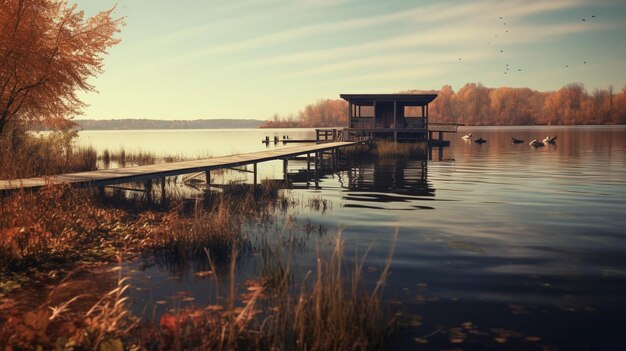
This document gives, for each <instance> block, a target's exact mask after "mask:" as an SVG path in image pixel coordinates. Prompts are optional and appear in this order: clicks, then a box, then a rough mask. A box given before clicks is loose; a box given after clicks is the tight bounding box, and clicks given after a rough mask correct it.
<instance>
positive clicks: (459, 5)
mask: <svg viewBox="0 0 626 351" xmlns="http://www.w3.org/2000/svg"><path fill="white" fill-rule="evenodd" d="M74 2H75V3H77V4H78V7H79V9H82V10H84V11H85V13H86V15H88V16H90V15H94V14H96V13H97V12H99V11H102V10H105V9H108V8H110V7H112V6H115V5H117V7H116V11H115V15H116V16H117V17H125V22H126V25H125V27H124V28H123V29H122V31H121V33H119V34H118V38H120V39H121V40H122V41H121V43H120V44H118V45H117V46H115V47H113V48H111V49H110V50H109V54H108V55H107V56H106V58H105V60H104V64H105V66H104V70H105V71H104V73H103V74H102V75H100V76H98V77H97V78H94V79H91V80H90V82H91V83H92V84H93V85H95V87H96V89H97V90H98V93H85V94H82V95H81V97H82V99H83V100H84V101H85V102H86V103H87V104H89V106H88V107H87V108H86V109H85V110H84V115H83V116H81V117H79V118H94V119H118V118H154V119H200V118H208V119H210V118H255V119H269V118H271V117H272V115H273V114H275V113H278V114H280V115H286V114H289V113H297V112H298V111H299V110H301V109H302V108H303V107H304V106H306V105H307V104H309V103H312V102H315V101H317V100H318V99H327V98H329V99H336V98H338V97H339V94H342V93H395V92H399V91H403V90H408V89H422V90H430V89H434V90H438V89H440V88H441V87H442V86H443V85H445V84H449V85H451V86H452V88H453V89H454V90H455V91H458V89H459V88H461V87H462V86H463V85H464V84H465V83H468V82H476V83H479V82H480V83H482V84H483V85H485V86H488V87H502V86H509V87H530V88H532V89H537V90H557V89H559V88H560V87H562V86H563V85H566V84H569V83H572V82H580V83H583V84H584V85H585V87H586V88H587V89H588V90H589V91H590V92H591V91H592V90H593V89H597V88H607V87H608V86H609V85H614V86H615V90H616V91H620V90H621V89H622V87H623V86H624V85H625V84H626V20H625V19H626V1H624V0H593V1H592V0H586V1H582V0H546V1H538V0H524V1H521V0H506V1H504V0H501V1H496V0H472V1H465V0H463V1H449V0H443V1H441V0H439V1H418V0H414V1H399V0H398V1H392V0H388V1H380V0H304V1H295V0H237V1H224V0H218V1H215V0H204V1H200V0H180V1H171V0H151V1H138V0H117V1H111V0H74ZM583 19H584V21H583ZM507 65H508V66H507ZM507 67H508V68H509V70H506V68H507ZM505 72H506V73H507V74H504V73H505Z"/></svg>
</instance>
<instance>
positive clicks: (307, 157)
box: [306, 152, 311, 177]
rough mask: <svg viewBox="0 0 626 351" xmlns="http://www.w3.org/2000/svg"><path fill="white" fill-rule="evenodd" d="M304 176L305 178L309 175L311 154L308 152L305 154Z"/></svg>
mask: <svg viewBox="0 0 626 351" xmlns="http://www.w3.org/2000/svg"><path fill="white" fill-rule="evenodd" d="M306 174H307V177H308V176H309V174H311V154H310V153H308V152H307V154H306Z"/></svg>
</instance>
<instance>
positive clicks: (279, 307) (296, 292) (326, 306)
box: [143, 236, 395, 350]
mask: <svg viewBox="0 0 626 351" xmlns="http://www.w3.org/2000/svg"><path fill="white" fill-rule="evenodd" d="M262 256H264V257H271V259H272V260H276V262H272V263H271V265H272V267H274V269H275V270H276V271H275V273H276V276H278V277H280V279H277V280H273V281H272V282H271V283H269V282H268V281H267V280H265V279H264V277H265V276H261V277H259V279H258V280H255V281H247V282H246V284H244V285H243V286H239V287H238V286H236V285H235V283H234V282H235V281H236V271H237V270H236V254H233V255H232V257H231V261H230V262H231V263H230V269H229V273H228V274H229V279H228V283H227V284H228V286H227V288H226V289H225V291H226V296H223V297H222V298H219V297H218V298H217V299H216V301H222V302H221V303H220V302H218V303H217V304H214V305H210V306H206V307H197V308H188V309H185V310H181V311H176V312H174V313H166V314H164V315H163V316H162V317H161V319H160V321H159V324H158V325H152V326H150V327H146V328H147V330H148V332H144V335H149V338H148V339H144V340H143V344H144V346H147V345H150V348H155V349H162V350H164V349H168V350H186V349H207V350H208V349H210V350H379V349H384V347H385V345H386V343H387V342H388V341H389V337H390V335H391V334H392V332H393V330H394V328H395V319H394V318H395V317H394V316H395V315H392V314H389V313H386V312H385V308H384V306H383V302H382V289H383V286H384V284H385V281H386V279H387V276H388V274H389V269H390V266H391V257H392V256H393V249H392V250H391V251H390V255H389V257H388V259H387V261H386V263H385V265H384V267H383V269H382V270H381V275H380V277H379V279H378V280H377V283H376V284H375V285H374V287H373V288H371V290H368V289H366V288H365V287H364V284H363V282H362V272H363V264H364V262H365V256H363V257H360V258H359V259H356V260H355V262H356V263H355V265H354V267H352V268H350V267H349V266H348V264H347V263H346V258H345V252H344V243H343V240H342V239H341V236H338V237H337V238H336V240H335V242H334V247H333V250H332V252H331V253H330V254H327V255H326V254H319V256H318V259H317V265H316V270H315V271H314V272H309V273H307V274H306V275H305V276H304V277H297V278H294V277H293V272H292V270H291V264H292V263H291V262H292V261H291V258H285V256H283V255H280V254H278V253H276V252H273V253H270V252H263V253H262ZM285 260H286V261H285ZM279 267H280V268H279ZM213 279H214V280H215V284H218V283H219V279H218V278H217V277H216V276H215V275H213Z"/></svg>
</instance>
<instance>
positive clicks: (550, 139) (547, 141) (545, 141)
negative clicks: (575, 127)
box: [461, 133, 556, 147]
mask: <svg viewBox="0 0 626 351" xmlns="http://www.w3.org/2000/svg"><path fill="white" fill-rule="evenodd" d="M461 139H463V140H465V141H471V140H472V133H469V134H467V135H463V136H462V137H461ZM474 142H475V143H478V144H484V143H486V142H487V140H485V139H483V138H478V139H476V140H474ZM523 142H524V140H523V139H517V138H511V143H513V144H521V143H523ZM546 144H550V145H556V135H555V136H553V137H551V136H547V137H545V138H544V139H543V140H542V141H539V140H537V139H533V140H532V141H531V142H530V143H528V145H530V146H532V147H542V146H545V145H546Z"/></svg>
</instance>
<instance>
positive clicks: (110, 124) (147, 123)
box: [74, 119, 263, 130]
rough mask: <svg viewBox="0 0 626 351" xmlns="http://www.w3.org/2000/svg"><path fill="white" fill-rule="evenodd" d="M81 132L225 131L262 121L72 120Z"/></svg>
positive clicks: (252, 125) (257, 125) (254, 126)
mask: <svg viewBox="0 0 626 351" xmlns="http://www.w3.org/2000/svg"><path fill="white" fill-rule="evenodd" d="M74 122H76V124H77V125H78V128H79V129H81V130H117V129H225V128H258V127H259V126H261V124H262V123H263V121H261V120H257V119H196V120H181V121H171V120H157V119H106V120H95V119H79V120H74Z"/></svg>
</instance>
